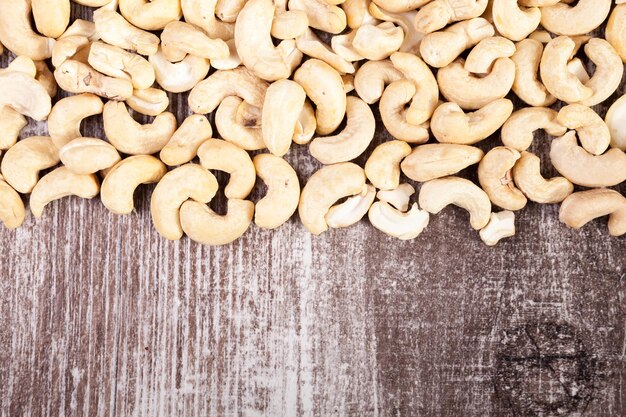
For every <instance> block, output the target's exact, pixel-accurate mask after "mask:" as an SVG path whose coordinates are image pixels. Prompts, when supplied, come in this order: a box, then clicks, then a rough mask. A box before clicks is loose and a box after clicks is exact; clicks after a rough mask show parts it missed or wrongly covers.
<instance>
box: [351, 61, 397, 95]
mask: <svg viewBox="0 0 626 417" xmlns="http://www.w3.org/2000/svg"><path fill="white" fill-rule="evenodd" d="M402 78H404V75H403V74H402V72H400V71H399V70H397V69H396V68H395V67H394V65H393V64H392V63H391V61H390V60H383V61H367V62H365V63H364V64H363V65H362V66H361V67H360V68H359V70H358V71H357V72H356V74H355V76H354V89H355V90H356V93H357V94H358V95H359V97H361V98H362V99H363V101H365V102H366V103H367V104H373V103H376V102H377V101H378V100H379V99H380V97H381V96H382V95H383V91H385V86H386V85H388V84H391V83H392V82H394V81H398V80H401V79H402Z"/></svg>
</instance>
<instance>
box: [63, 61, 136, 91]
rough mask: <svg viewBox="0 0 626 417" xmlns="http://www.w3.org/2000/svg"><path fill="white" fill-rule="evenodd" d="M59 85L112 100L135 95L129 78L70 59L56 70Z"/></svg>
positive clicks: (68, 89) (66, 88) (64, 88)
mask: <svg viewBox="0 0 626 417" xmlns="http://www.w3.org/2000/svg"><path fill="white" fill-rule="evenodd" d="M54 78H55V79H56V80H57V83H59V87H61V88H62V89H63V90H65V91H68V92H70V93H92V94H96V95H98V96H100V97H105V98H109V99H112V100H126V99H127V98H129V97H132V95H133V84H132V83H131V82H130V81H129V80H122V79H119V78H113V77H107V76H105V75H102V74H100V73H99V72H98V71H96V70H95V69H93V68H92V67H90V66H89V65H87V64H84V63H82V62H79V61H75V60H73V59H68V60H67V61H65V62H64V63H63V64H61V65H60V66H59V67H58V68H57V69H56V71H54Z"/></svg>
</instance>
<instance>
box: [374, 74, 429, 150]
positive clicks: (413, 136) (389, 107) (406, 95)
mask: <svg viewBox="0 0 626 417" xmlns="http://www.w3.org/2000/svg"><path fill="white" fill-rule="evenodd" d="M416 92H417V88H416V87H415V83H413V82H412V81H409V80H399V81H394V82H392V83H391V84H389V85H388V86H387V88H386V89H385V91H384V92H383V95H382V97H381V98H380V103H379V109H380V117H381V119H382V121H383V124H384V125H385V128H387V131H388V132H389V134H390V135H391V136H393V137H394V138H396V139H399V140H402V141H405V142H409V143H424V142H427V141H428V138H429V133H428V123H427V122H425V123H422V124H420V125H414V124H411V123H409V122H408V121H407V109H406V108H405V107H406V105H407V104H408V103H409V102H411V101H412V100H413V98H414V96H415V93H416Z"/></svg>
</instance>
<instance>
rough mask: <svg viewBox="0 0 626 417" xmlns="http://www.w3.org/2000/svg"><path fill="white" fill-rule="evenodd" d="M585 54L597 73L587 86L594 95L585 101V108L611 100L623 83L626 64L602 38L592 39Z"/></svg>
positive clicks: (582, 102) (586, 46)
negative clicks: (625, 65) (625, 64)
mask: <svg viewBox="0 0 626 417" xmlns="http://www.w3.org/2000/svg"><path fill="white" fill-rule="evenodd" d="M585 54H587V56H588V57H589V59H590V60H591V61H592V62H593V63H594V64H595V66H596V71H595V73H594V74H593V76H592V77H591V79H590V80H589V81H587V82H586V83H585V86H586V87H588V88H591V89H592V90H593V95H592V96H591V97H589V98H587V99H585V100H583V101H581V104H584V105H585V106H595V105H596V104H600V103H602V102H603V101H604V100H606V99H607V98H609V97H610V96H611V94H613V93H614V92H615V91H616V90H617V88H618V87H619V86H620V83H621V82H622V76H623V75H624V64H623V63H622V59H621V58H620V56H619V55H618V54H617V52H616V51H615V49H613V47H612V46H611V44H610V43H608V42H607V41H605V40H604V39H600V38H592V39H590V40H589V42H587V44H586V45H585Z"/></svg>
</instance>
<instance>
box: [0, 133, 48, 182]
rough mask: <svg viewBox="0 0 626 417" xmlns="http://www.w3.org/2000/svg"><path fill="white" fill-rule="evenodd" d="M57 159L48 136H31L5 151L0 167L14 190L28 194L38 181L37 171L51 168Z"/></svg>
mask: <svg viewBox="0 0 626 417" xmlns="http://www.w3.org/2000/svg"><path fill="white" fill-rule="evenodd" d="M59 161H60V159H59V152H58V151H57V148H56V147H55V146H54V143H52V141H51V140H50V138H49V137H46V136H33V137H30V138H26V139H22V140H20V141H19V142H17V143H16V144H15V145H13V146H12V147H11V148H10V149H9V150H8V151H6V153H5V154H4V157H3V158H2V164H1V165H0V169H1V171H2V176H3V177H4V180H5V181H6V182H7V183H8V184H9V185H10V186H11V187H13V188H14V189H15V191H17V192H19V193H22V194H28V193H30V192H31V191H32V190H33V188H34V187H35V185H36V184H37V182H38V181H39V171H43V170H44V169H48V168H52V167H53V166H55V165H56V164H58V163H59Z"/></svg>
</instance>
